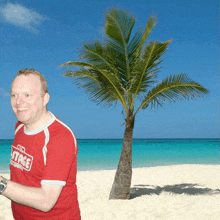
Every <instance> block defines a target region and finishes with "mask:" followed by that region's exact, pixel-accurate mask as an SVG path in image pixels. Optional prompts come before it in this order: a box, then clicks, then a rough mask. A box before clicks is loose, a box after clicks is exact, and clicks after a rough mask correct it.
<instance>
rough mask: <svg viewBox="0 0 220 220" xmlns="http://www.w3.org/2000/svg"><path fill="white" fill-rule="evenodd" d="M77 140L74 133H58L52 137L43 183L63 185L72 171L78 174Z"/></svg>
mask: <svg viewBox="0 0 220 220" xmlns="http://www.w3.org/2000/svg"><path fill="white" fill-rule="evenodd" d="M75 145H76V141H75V140H74V137H73V136H72V134H71V133H70V132H69V133H66V134H63V133H62V134H58V135H56V136H55V137H50V141H49V142H48V144H47V153H46V165H45V170H44V174H43V177H42V181H41V184H49V185H62V186H64V185H65V184H66V180H67V178H68V176H69V173H70V171H71V172H73V170H74V172H75V175H74V176H76V156H77V155H76V152H77V151H76V148H77V146H75Z"/></svg>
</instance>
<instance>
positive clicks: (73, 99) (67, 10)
mask: <svg viewBox="0 0 220 220" xmlns="http://www.w3.org/2000/svg"><path fill="white" fill-rule="evenodd" d="M114 6H118V7H120V8H123V9H125V10H127V11H128V12H131V13H132V14H133V15H134V16H135V17H136V18H137V21H136V25H135V28H138V27H139V26H142V27H145V25H146V22H147V20H148V18H149V17H150V16H151V15H152V14H154V15H156V16H157V25H156V27H155V28H154V30H153V31H152V33H151V35H150V36H149V40H159V41H165V40H168V39H172V43H171V44H170V46H169V49H168V51H167V52H166V54H165V55H164V56H163V58H164V61H163V63H162V64H161V67H162V69H161V72H160V73H159V74H158V76H159V77H158V78H159V79H161V80H162V79H164V78H165V77H166V76H168V75H171V74H177V73H180V72H185V73H186V74H188V75H189V76H190V77H191V78H192V79H194V80H195V81H197V82H199V83H200V84H202V85H203V86H205V87H206V88H208V89H209V90H210V91H211V94H210V95H209V96H208V97H207V98H200V99H197V100H189V101H182V102H178V103H175V104H168V103H167V104H165V105H164V106H163V107H159V108H158V109H155V110H151V109H146V110H142V111H140V112H139V114H138V115H137V117H136V121H135V129H134V138H217V137H219V42H218V37H219V33H218V21H219V12H218V10H219V5H218V2H217V1H214V0H184V1H183V0H169V1H168V0H155V1H147V0H117V1H116V0H111V1H106V0H91V1H86V0H75V1H72V0H63V1H58V0H53V1H52V0H47V1H45V0H38V1H27V0H22V1H2V0H0V31H1V32H0V33H1V38H0V42H1V44H0V45H1V50H0V53H1V56H0V57H1V58H0V139H4V138H8V139H11V138H13V133H14V126H15V123H16V117H15V116H14V114H13V112H12V110H11V106H10V94H9V93H10V84H11V82H12V80H13V78H14V77H15V76H16V74H17V71H18V70H19V69H23V68H33V69H36V70H38V71H40V72H41V73H42V74H43V75H44V76H45V77H46V79H47V80H48V84H49V92H50V96H51V99H50V103H49V105H48V109H49V110H50V111H51V112H53V113H54V114H55V115H57V116H58V117H59V118H60V119H61V120H63V122H65V123H66V124H67V125H68V126H69V127H71V128H72V130H73V131H74V133H75V134H76V136H77V138H123V133H124V126H123V125H122V124H123V122H124V121H123V114H122V106H121V105H120V103H119V104H118V105H117V106H116V107H115V108H109V109H105V108H101V107H100V106H98V105H96V104H95V103H93V102H91V101H90V100H89V98H88V96H87V95H86V94H84V93H83V92H82V91H81V90H79V89H77V88H76V87H75V85H74V84H72V82H71V80H70V79H69V78H65V77H63V76H62V74H63V72H64V70H62V69H58V68H57V67H58V66H59V65H61V64H63V63H64V62H67V61H70V60H72V61H77V60H79V59H78V55H79V52H78V49H77V48H80V47H81V43H83V42H88V41H89V40H93V39H97V38H98V39H102V38H103V34H104V32H103V27H104V23H105V19H104V13H105V12H106V11H107V10H108V9H109V8H111V7H114Z"/></svg>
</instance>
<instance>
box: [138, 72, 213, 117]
mask: <svg viewBox="0 0 220 220" xmlns="http://www.w3.org/2000/svg"><path fill="white" fill-rule="evenodd" d="M208 93H209V90H208V89H206V88H205V87H203V86H202V85H200V84H199V83H197V82H195V81H193V80H192V79H190V78H189V77H188V76H187V75H186V74H183V73H181V74H178V75H174V76H169V77H167V78H165V79H164V80H163V81H162V82H161V83H160V84H158V85H157V86H156V87H154V88H153V89H152V90H151V91H149V92H148V93H147V95H146V96H145V98H144V100H143V101H142V104H141V105H140V107H139V108H138V109H137V111H136V112H135V114H137V112H138V111H139V110H140V109H141V108H143V109H145V108H147V107H148V106H149V105H151V107H152V108H155V107H157V106H158V105H160V106H161V105H162V104H163V103H164V102H165V101H168V102H169V103H174V102H176V101H179V100H183V99H189V98H190V97H191V98H196V97H201V96H204V95H207V94H208Z"/></svg>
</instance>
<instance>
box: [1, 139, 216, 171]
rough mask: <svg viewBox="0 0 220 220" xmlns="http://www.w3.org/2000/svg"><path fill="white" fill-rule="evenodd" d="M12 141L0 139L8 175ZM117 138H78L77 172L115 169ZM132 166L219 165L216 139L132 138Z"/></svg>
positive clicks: (119, 151) (118, 154) (2, 168)
mask: <svg viewBox="0 0 220 220" xmlns="http://www.w3.org/2000/svg"><path fill="white" fill-rule="evenodd" d="M12 142H13V140H0V172H9V162H10V153H11V144H12ZM121 147H122V140H120V139H93V140H91V139H79V140H78V149H79V153H78V170H103V169H116V168H117V165H118V162H119V158H120V153H121ZM132 150H133V152H132V156H133V159H132V166H133V167H134V168H135V167H151V166H163V165H175V164H220V162H219V139H134V140H133V143H132Z"/></svg>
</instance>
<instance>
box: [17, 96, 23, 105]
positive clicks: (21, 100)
mask: <svg viewBox="0 0 220 220" xmlns="http://www.w3.org/2000/svg"><path fill="white" fill-rule="evenodd" d="M21 103H23V98H22V97H21V96H18V97H17V98H16V104H21Z"/></svg>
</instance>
